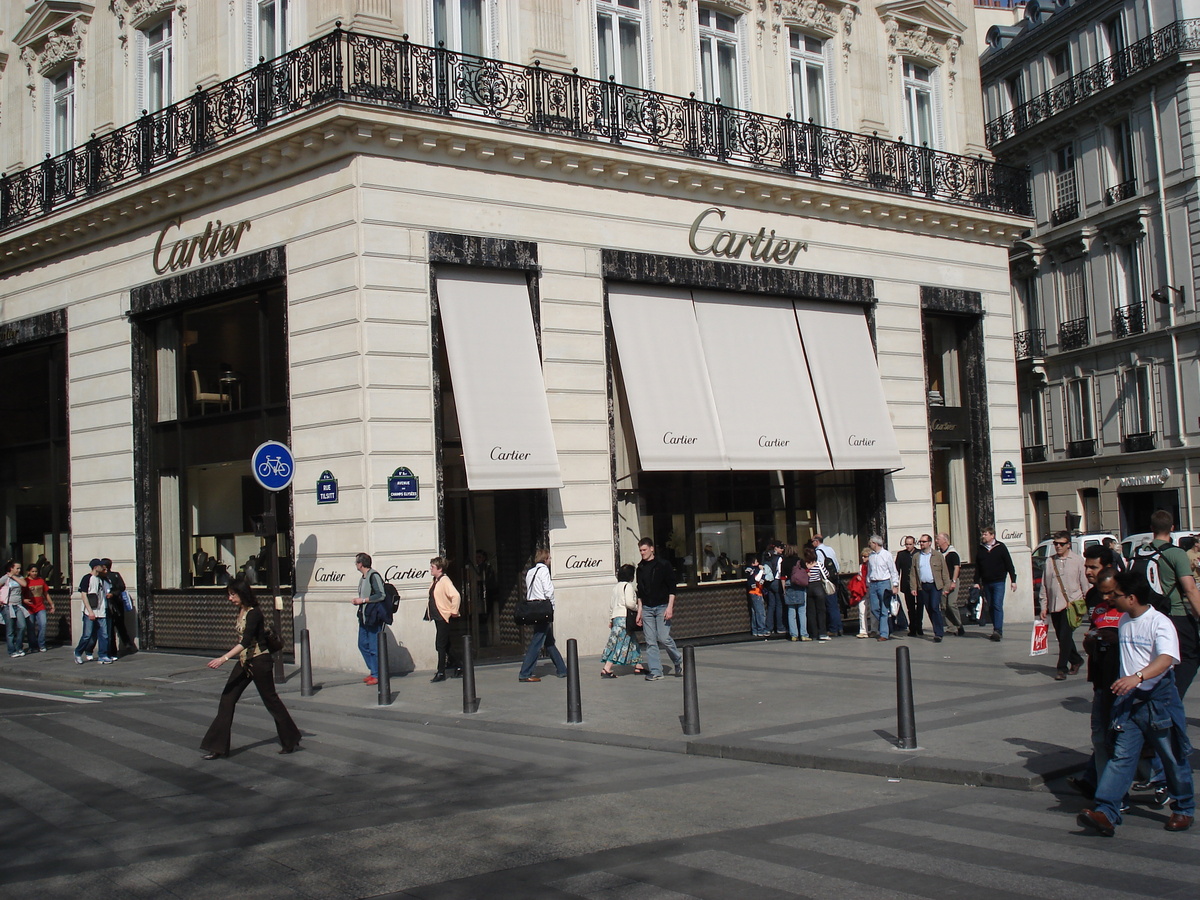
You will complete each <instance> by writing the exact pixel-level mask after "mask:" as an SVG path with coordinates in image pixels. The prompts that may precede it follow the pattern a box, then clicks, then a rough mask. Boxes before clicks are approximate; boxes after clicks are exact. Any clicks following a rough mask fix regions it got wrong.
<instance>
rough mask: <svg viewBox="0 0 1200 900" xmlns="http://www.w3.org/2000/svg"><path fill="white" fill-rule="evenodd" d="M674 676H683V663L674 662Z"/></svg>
mask: <svg viewBox="0 0 1200 900" xmlns="http://www.w3.org/2000/svg"><path fill="white" fill-rule="evenodd" d="M675 677H676V678H682V677H683V663H676V664H675Z"/></svg>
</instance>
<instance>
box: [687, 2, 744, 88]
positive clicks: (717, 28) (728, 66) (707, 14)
mask: <svg viewBox="0 0 1200 900" xmlns="http://www.w3.org/2000/svg"><path fill="white" fill-rule="evenodd" d="M697 15H698V18H699V22H700V84H701V89H702V93H703V99H704V100H705V101H707V102H708V103H715V102H716V101H717V100H720V101H721V103H723V104H724V105H725V106H740V105H741V99H742V98H741V92H740V91H739V90H738V27H737V26H738V22H737V19H735V18H734V17H733V16H730V15H726V14H725V13H723V12H718V11H717V10H715V9H709V8H708V7H704V6H702V7H700V8H699V9H698V10H697Z"/></svg>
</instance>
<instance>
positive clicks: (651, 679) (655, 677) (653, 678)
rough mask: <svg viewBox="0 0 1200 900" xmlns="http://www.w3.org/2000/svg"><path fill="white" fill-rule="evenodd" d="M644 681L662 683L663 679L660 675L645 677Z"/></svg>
mask: <svg viewBox="0 0 1200 900" xmlns="http://www.w3.org/2000/svg"><path fill="white" fill-rule="evenodd" d="M646 680H647V681H662V680H663V677H662V676H661V675H647V676H646Z"/></svg>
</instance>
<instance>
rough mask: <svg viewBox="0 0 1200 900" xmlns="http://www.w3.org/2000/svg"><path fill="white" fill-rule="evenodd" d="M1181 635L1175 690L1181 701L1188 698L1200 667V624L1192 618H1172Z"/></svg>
mask: <svg viewBox="0 0 1200 900" xmlns="http://www.w3.org/2000/svg"><path fill="white" fill-rule="evenodd" d="M1171 621H1172V622H1174V623H1175V631H1176V632H1177V633H1178V634H1179V665H1177V666H1176V667H1175V689H1176V690H1178V691H1179V699H1180V700H1182V699H1183V698H1184V697H1186V696H1187V691H1188V687H1189V686H1190V685H1191V683H1192V679H1194V678H1195V677H1196V669H1197V668H1198V667H1200V622H1197V621H1196V619H1194V618H1192V617H1191V616H1171Z"/></svg>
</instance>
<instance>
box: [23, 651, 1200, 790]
mask: <svg viewBox="0 0 1200 900" xmlns="http://www.w3.org/2000/svg"><path fill="white" fill-rule="evenodd" d="M422 639H427V640H432V634H429V635H423V636H422ZM560 644H561V645H563V647H564V649H565V645H566V640H565V638H562V637H560ZM901 647H907V648H908V652H909V656H910V658H911V671H912V681H913V694H914V699H915V716H916V730H917V732H916V737H917V744H918V746H917V749H915V750H901V749H898V747H897V710H896V680H897V675H896V673H897V657H898V650H899V648H901ZM1028 647H1029V642H1028V639H1027V637H1026V636H1024V635H1022V632H1021V630H1017V629H1013V635H1012V638H1011V639H1009V640H1005V641H1003V642H1001V643H993V642H991V641H989V640H987V638H986V634H985V632H984V630H983V629H969V630H968V634H967V636H965V637H955V636H947V637H946V639H945V640H944V641H943V642H941V643H934V642H933V641H932V640H931V639H929V638H904V639H898V640H892V641H889V642H887V643H881V642H878V641H875V640H857V639H855V638H854V637H853V636H847V637H842V638H837V639H835V640H832V641H829V642H824V643H821V642H815V641H814V642H811V643H793V642H790V641H788V640H786V639H783V640H779V639H774V640H769V641H763V640H758V641H745V642H736V643H724V644H715V645H707V646H697V647H696V649H695V654H696V679H697V685H698V698H699V716H700V725H701V731H700V733H699V734H698V735H692V736H687V735H684V734H683V729H682V725H681V718H682V713H683V685H684V681H685V679H682V678H675V677H672V676H671V675H668V676H667V677H666V678H664V679H663V680H661V681H657V682H647V681H646V680H645V679H644V678H643V677H642V676H641V675H635V674H633V673H632V671H631V670H625V672H624V674H622V675H621V677H619V678H617V679H601V678H600V676H599V671H600V663H599V662H598V660H597V659H596V658H595V657H592V658H584V659H582V660H581V661H580V669H581V671H580V682H581V701H582V713H583V721H582V723H579V724H568V723H567V680H566V679H559V678H555V677H554V674H553V668H552V666H551V665H550V663H549V662H548V661H543V664H542V666H541V668H540V670H539V674H541V675H542V676H543V677H542V681H541V682H540V683H530V684H523V683H519V682H518V680H517V669H518V665H517V664H516V663H512V664H503V665H486V666H478V667H477V668H476V670H475V678H476V692H477V694H478V696H479V697H480V706H479V711H478V712H477V713H475V714H464V712H463V696H462V681H460V680H457V679H451V680H449V681H446V682H444V683H439V684H431V683H430V680H429V679H430V675H431V674H432V673H430V672H414V673H410V674H407V675H404V676H399V675H393V676H392V678H391V698H390V702H389V703H387V704H385V705H380V703H379V697H378V692H377V689H376V688H374V687H371V686H368V685H365V684H363V682H362V678H363V675H364V674H365V673H353V672H344V671H334V670H322V669H318V670H315V671H314V672H313V684H314V693H313V696H312V697H309V698H304V697H301V696H300V681H301V679H300V676H299V670H298V668H297V667H296V666H291V665H289V666H287V669H286V671H287V675H286V681H285V682H284V683H283V684H281V685H280V693H281V694H282V695H283V696H284V699H285V701H286V703H287V704H288V706H289V708H292V709H293V710H294V711H295V712H296V714H297V715H298V716H299V715H300V714H301V713H300V711H301V710H304V709H306V708H310V709H312V710H313V711H314V712H316V711H320V712H322V713H329V714H337V713H341V714H344V715H346V716H351V717H370V718H377V719H378V718H382V719H394V720H397V721H401V722H412V723H419V724H422V725H426V724H428V725H437V726H441V727H445V728H452V729H456V730H458V731H461V732H463V733H466V734H474V735H476V736H477V737H476V738H475V739H477V740H481V741H487V740H489V739H490V738H489V737H488V735H498V734H506V735H517V736H521V735H524V736H532V737H544V738H553V739H557V740H565V741H575V742H582V743H588V744H595V745H611V746H616V747H627V748H636V749H647V750H659V751H668V752H675V753H684V754H690V755H694V756H708V757H722V758H727V759H738V760H743V761H747V762H758V763H770V764H776V765H781V766H794V767H800V768H810V769H818V770H827V771H837V772H848V773H859V774H868V775H875V776H883V777H888V778H897V779H903V780H918V781H927V782H942V783H947V784H969V785H986V786H992V787H1002V788H1011V789H1019V790H1031V789H1039V788H1041V787H1042V786H1043V784H1044V783H1045V782H1046V781H1049V780H1052V779H1055V778H1058V777H1061V776H1063V775H1065V774H1069V773H1070V772H1072V771H1074V770H1075V769H1077V768H1078V767H1079V766H1081V765H1082V764H1083V762H1084V761H1085V759H1086V754H1087V752H1088V750H1089V727H1088V716H1089V708H1090V702H1091V686H1090V685H1089V684H1088V683H1087V681H1086V680H1085V679H1084V675H1083V673H1082V672H1081V673H1080V674H1078V675H1076V676H1073V677H1071V678H1069V679H1068V680H1067V681H1066V682H1055V681H1054V680H1053V675H1054V657H1053V656H1041V657H1030V656H1029V651H1028ZM205 662H206V659H205V658H202V657H198V656H189V655H180V654H173V653H161V652H140V653H136V654H133V655H131V656H126V657H124V658H122V659H120V660H119V661H118V662H116V663H115V664H113V665H108V666H100V665H99V664H98V663H95V662H89V663H85V664H84V665H76V664H75V663H74V662H73V660H72V656H71V652H70V649H69V648H66V647H60V648H54V649H52V650H50V651H49V652H47V653H43V654H35V655H31V656H26V657H23V658H18V659H9V658H5V659H3V661H2V662H0V673H4V674H7V675H14V676H21V677H26V678H31V679H41V678H45V679H53V680H54V681H56V682H69V683H75V684H80V685H84V686H87V687H90V688H97V689H109V688H124V689H131V690H138V689H143V690H150V689H154V688H160V687H164V686H168V685H169V686H173V687H174V688H175V689H177V690H183V691H194V692H196V693H197V694H198V695H202V696H204V697H207V698H212V699H213V700H214V701H215V698H216V697H217V695H218V694H219V693H220V688H221V684H222V683H223V682H224V680H225V678H226V677H227V673H226V672H217V671H212V670H209V669H207V668H206V667H205ZM668 669H669V667H668ZM618 671H621V670H618ZM1195 702H1196V701H1195V699H1194V698H1192V701H1191V703H1192V705H1193V706H1194V704H1195ZM1190 721H1191V724H1192V726H1193V728H1195V727H1196V725H1197V724H1198V723H1197V721H1196V719H1195V718H1194V717H1193V718H1192V719H1191V720H1190ZM1195 738H1196V735H1195V734H1193V743H1198V741H1197V740H1196V739H1195Z"/></svg>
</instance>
